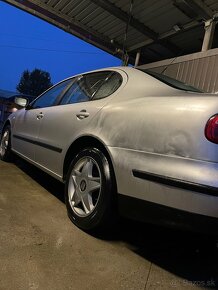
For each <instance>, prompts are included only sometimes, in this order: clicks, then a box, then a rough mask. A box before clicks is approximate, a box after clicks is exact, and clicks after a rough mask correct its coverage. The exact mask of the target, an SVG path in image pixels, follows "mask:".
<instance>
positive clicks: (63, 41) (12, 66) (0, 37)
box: [0, 1, 121, 91]
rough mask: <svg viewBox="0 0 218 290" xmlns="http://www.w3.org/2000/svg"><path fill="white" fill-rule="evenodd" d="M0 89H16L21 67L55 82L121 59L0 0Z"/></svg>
mask: <svg viewBox="0 0 218 290" xmlns="http://www.w3.org/2000/svg"><path fill="white" fill-rule="evenodd" d="M0 27H1V28H0V55H1V56H0V68H1V70H0V89H3V90H10V91H16V86H17V84H18V82H19V80H20V77H21V74H22V72H23V71H24V70H25V69H28V70H30V71H31V70H33V69H34V68H39V69H42V70H45V71H48V72H49V73H50V74H51V78H52V82H53V83H56V82H58V81H61V80H62V79H64V78H66V77H69V76H72V75H74V74H77V73H80V72H85V71H89V70H92V69H98V68H103V67H109V66H117V65H120V64H121V61H120V60H119V59H117V58H115V57H113V56H112V55H110V54H107V53H106V52H104V51H102V50H100V49H98V48H96V47H94V46H92V45H90V44H88V43H86V42H84V41H82V40H80V39H79V38H77V37H74V36H73V35H71V34H68V33H66V32H64V31H63V30H61V29H58V28H57V27H55V26H53V25H51V24H49V23H47V22H45V21H43V20H41V19H39V18H37V17H34V16H32V15H31V14H28V13H26V12H24V11H22V10H19V9H17V8H15V7H13V6H11V5H9V4H7V3H4V2H2V1H0Z"/></svg>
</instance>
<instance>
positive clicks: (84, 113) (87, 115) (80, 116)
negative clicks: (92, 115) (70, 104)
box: [76, 110, 89, 120]
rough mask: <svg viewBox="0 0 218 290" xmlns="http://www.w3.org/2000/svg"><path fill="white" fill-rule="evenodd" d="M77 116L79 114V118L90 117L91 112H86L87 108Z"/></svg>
mask: <svg viewBox="0 0 218 290" xmlns="http://www.w3.org/2000/svg"><path fill="white" fill-rule="evenodd" d="M76 116H77V119H79V120H83V119H85V118H88V117H89V113H88V112H86V110H81V111H80V112H79V113H78V114H76Z"/></svg>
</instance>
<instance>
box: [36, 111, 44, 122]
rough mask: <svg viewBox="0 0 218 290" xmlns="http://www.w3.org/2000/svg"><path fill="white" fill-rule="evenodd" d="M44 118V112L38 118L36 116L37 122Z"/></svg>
mask: <svg viewBox="0 0 218 290" xmlns="http://www.w3.org/2000/svg"><path fill="white" fill-rule="evenodd" d="M43 117H44V114H43V113H42V112H40V113H39V114H38V115H37V116H36V119H37V120H40V119H42V118H43Z"/></svg>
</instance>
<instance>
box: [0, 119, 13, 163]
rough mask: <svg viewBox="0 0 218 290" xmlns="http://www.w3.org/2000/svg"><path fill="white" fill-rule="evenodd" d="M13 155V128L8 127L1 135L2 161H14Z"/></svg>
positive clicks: (0, 157)
mask: <svg viewBox="0 0 218 290" xmlns="http://www.w3.org/2000/svg"><path fill="white" fill-rule="evenodd" d="M12 156H13V153H12V151H11V128H10V126H9V125H7V126H6V127H5V128H4V129H3V131H2V135H1V140H0V159H1V160H3V161H6V162H9V161H11V160H12Z"/></svg>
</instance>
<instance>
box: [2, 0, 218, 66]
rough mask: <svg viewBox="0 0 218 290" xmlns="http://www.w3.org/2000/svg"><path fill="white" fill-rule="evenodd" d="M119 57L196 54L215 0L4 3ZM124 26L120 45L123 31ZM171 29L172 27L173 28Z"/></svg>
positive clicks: (217, 4)
mask: <svg viewBox="0 0 218 290" xmlns="http://www.w3.org/2000/svg"><path fill="white" fill-rule="evenodd" d="M5 1H6V2H8V3H10V4H12V5H15V6H16V7H18V8H21V9H23V10H26V11H27V12H30V13H32V14H34V15H36V16H38V17H40V18H43V19H45V20H46V21H48V22H50V23H52V24H54V25H57V26H59V27H60V28H62V29H64V30H66V31H68V32H69V33H71V34H74V35H76V36H78V37H80V38H81V39H83V40H85V41H87V42H89V43H92V44H94V45H95V46H97V47H99V48H102V49H104V50H106V51H108V52H110V53H112V54H114V55H117V56H119V57H121V56H122V48H123V44H125V50H126V51H128V54H129V56H130V59H131V57H132V59H133V58H134V57H135V55H136V53H137V51H139V50H140V51H141V53H142V54H141V55H142V58H141V61H142V62H144V63H146V62H148V61H149V62H151V61H157V60H161V59H165V58H169V57H173V56H177V55H181V54H187V53H191V52H195V51H199V49H201V45H202V39H203V36H204V21H205V20H208V19H211V18H212V17H213V16H214V15H215V14H216V13H217V12H218V1H217V0H132V3H133V6H132V11H131V15H130V7H131V0H32V1H30V0H22V1H20V0H5ZM127 22H129V26H128V32H127V37H126V41H125V43H123V42H124V38H125V32H126V28H127ZM175 25H176V28H175Z"/></svg>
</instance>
